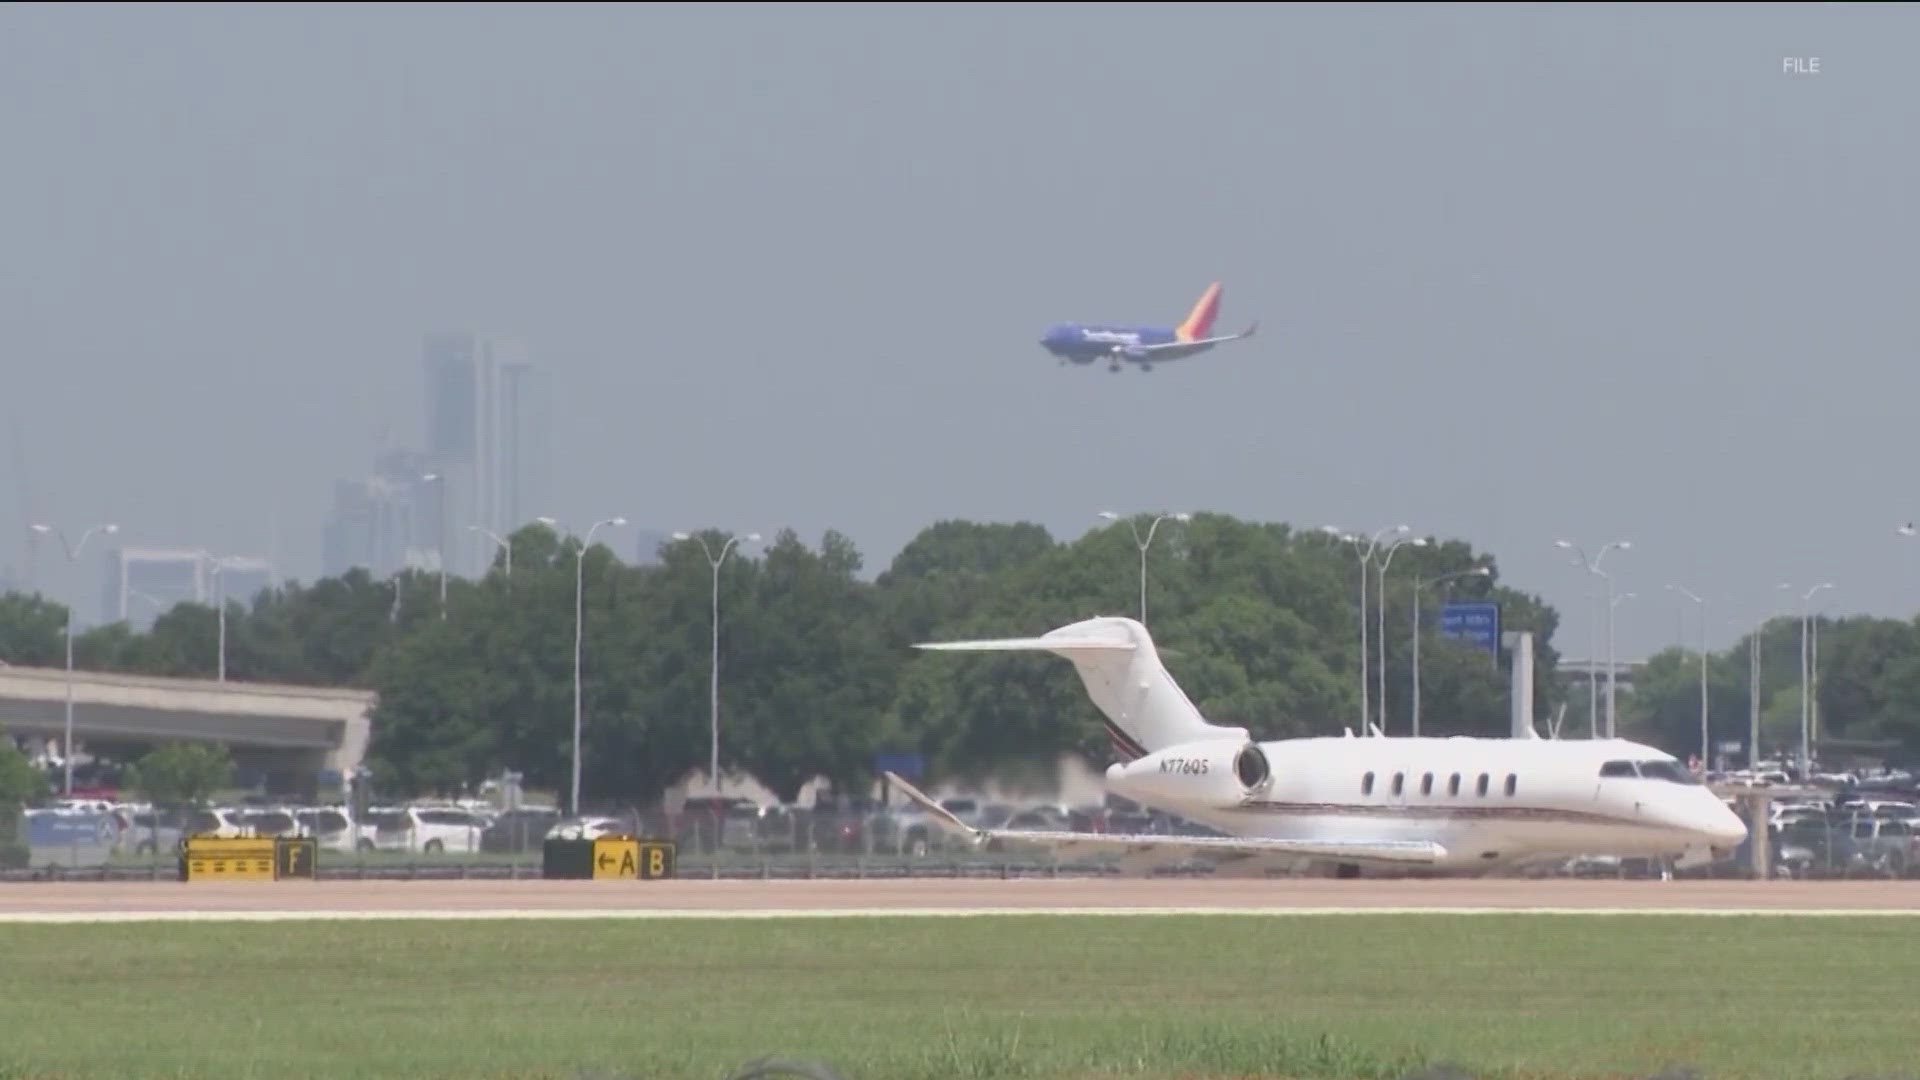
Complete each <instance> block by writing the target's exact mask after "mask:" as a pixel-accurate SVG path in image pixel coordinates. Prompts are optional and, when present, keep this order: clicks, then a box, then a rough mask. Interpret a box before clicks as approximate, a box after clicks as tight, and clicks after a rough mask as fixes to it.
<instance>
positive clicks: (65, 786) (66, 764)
mask: <svg viewBox="0 0 1920 1080" xmlns="http://www.w3.org/2000/svg"><path fill="white" fill-rule="evenodd" d="M32 528H33V531H34V532H37V533H40V534H42V535H46V534H49V533H50V534H52V535H53V536H56V537H58V538H59V540H60V547H61V548H62V549H64V550H65V551H66V553H67V574H68V576H69V577H71V576H72V574H73V563H74V562H75V561H76V560H78V559H79V558H80V550H81V549H82V548H84V547H86V546H87V539H88V538H89V537H91V536H92V535H93V534H94V533H96V532H103V533H106V534H107V535H108V536H112V535H113V534H114V533H117V532H119V531H120V526H118V525H95V526H94V527H93V528H91V529H88V530H87V531H86V532H83V533H81V534H80V542H79V543H77V544H70V543H68V542H67V533H66V530H65V529H56V528H54V527H53V526H51V525H34V526H33V527H32ZM60 765H61V768H62V769H63V770H64V772H65V776H64V778H63V779H62V781H61V794H63V795H67V796H72V795H73V603H72V602H71V601H69V602H68V603H67V720H66V734H65V735H64V736H63V737H62V739H61V743H60Z"/></svg>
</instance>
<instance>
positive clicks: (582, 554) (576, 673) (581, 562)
mask: <svg viewBox="0 0 1920 1080" xmlns="http://www.w3.org/2000/svg"><path fill="white" fill-rule="evenodd" d="M538 520H539V521H540V523H541V524H543V525H545V526H547V527H548V528H550V529H551V528H558V526H559V523H558V522H557V521H555V520H554V519H553V518H550V517H543V518H539V519H538ZM626 523H627V519H626V518H623V517H611V518H603V519H601V520H600V521H596V522H594V523H593V525H592V526H591V527H590V528H588V529H587V535H586V537H585V538H584V539H582V540H581V541H580V550H579V551H577V552H575V553H574V559H573V788H572V793H573V794H572V799H571V801H570V802H569V803H568V806H569V808H570V811H571V813H572V816H574V817H579V816H580V726H581V725H580V645H581V639H582V638H583V637H584V636H585V634H586V620H585V618H584V613H585V606H584V601H583V599H582V596H583V593H584V592H585V586H586V566H587V548H588V547H589V546H591V545H592V543H593V533H594V530H595V529H598V528H599V527H600V526H602V525H613V526H620V525H625V524H626Z"/></svg>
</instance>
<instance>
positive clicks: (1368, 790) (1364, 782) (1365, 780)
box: [1360, 773, 1373, 795]
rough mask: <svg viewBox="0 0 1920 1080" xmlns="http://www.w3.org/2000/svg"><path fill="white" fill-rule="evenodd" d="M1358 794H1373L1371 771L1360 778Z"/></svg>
mask: <svg viewBox="0 0 1920 1080" xmlns="http://www.w3.org/2000/svg"><path fill="white" fill-rule="evenodd" d="M1360 794H1362V795H1371V794H1373V774H1372V773H1368V774H1367V775H1365V776H1363V777H1361V778H1360Z"/></svg>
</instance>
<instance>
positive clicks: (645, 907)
mask: <svg viewBox="0 0 1920 1080" xmlns="http://www.w3.org/2000/svg"><path fill="white" fill-rule="evenodd" d="M1363 913H1376V914H1411V913H1453V914H1499V913H1534V914H1685V915H1920V881H1911V882H1909V881H1837V882H1815V881H1761V882H1756V881H1665V882H1662V881H1593V880H1566V879H1548V880H1501V879H1478V880H1458V881H1416V880H1401V881H1350V880H1333V879H1299V878H1292V879H1275V880H1266V881H1260V880H1205V879H1201V880H1194V879H1152V878H1145V879H1141V878H1120V879H1112V878H1108V879H1093V878H1086V879H1065V878H1061V879H1045V878H1038V879H1034V878H1030V879H1016V880H1008V881H1001V880H980V879H961V880H936V879H918V880H906V881H899V880H895V881H857V880H855V881H849V880H834V881H707V880H672V881H646V882H640V881H543V880H532V881H278V882H275V881H263V882H193V883H185V882H67V883H46V882H22V883H16V884H8V885H0V922H4V923H51V922H135V921H175V920H179V921H188V920H191V921H207V920H215V921H220V920H230V921H262V920H276V921H277V920H288V919H493V918H522V919H525V918H550V919H551V918H558V919H579V918H595V919H599V918H773V917H830V916H874V915H894V916H901V915H916V916H963V915H972V916H982V915H1015V914H1028V915H1032V914H1063V915H1064V914H1079V915H1148V914H1193V915H1235V914H1237V915H1278V916H1286V915H1294V916H1302V915H1340V914H1363Z"/></svg>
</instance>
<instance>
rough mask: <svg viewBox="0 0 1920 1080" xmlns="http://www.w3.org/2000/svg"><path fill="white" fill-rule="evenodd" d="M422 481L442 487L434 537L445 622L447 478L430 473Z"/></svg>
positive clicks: (442, 612) (441, 614)
mask: <svg viewBox="0 0 1920 1080" xmlns="http://www.w3.org/2000/svg"><path fill="white" fill-rule="evenodd" d="M420 479H421V481H422V482H424V483H428V484H438V485H440V498H439V506H440V510H439V512H438V513H436V514H435V515H434V517H435V518H436V519H438V524H437V525H436V526H435V528H434V530H433V535H434V538H435V542H436V543H437V545H438V546H439V548H440V618H441V619H442V620H444V619H446V617H447V478H446V476H445V475H444V474H442V473H437V472H430V473H428V474H426V475H425V476H422V477H421V478H420Z"/></svg>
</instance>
